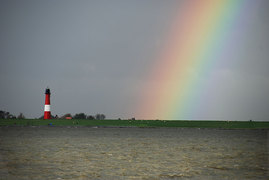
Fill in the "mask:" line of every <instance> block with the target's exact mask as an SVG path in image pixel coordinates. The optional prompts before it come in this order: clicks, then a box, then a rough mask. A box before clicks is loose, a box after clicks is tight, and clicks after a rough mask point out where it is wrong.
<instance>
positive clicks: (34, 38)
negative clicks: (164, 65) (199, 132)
mask: <svg viewBox="0 0 269 180" xmlns="http://www.w3.org/2000/svg"><path fill="white" fill-rule="evenodd" d="M268 2H269V1H267V0H264V1H259V5H258V7H257V8H256V11H255V12H252V14H253V15H252V16H253V18H252V19H251V20H250V22H247V23H245V24H244V25H245V26H244V27H243V28H246V29H248V28H249V29H250V30H249V31H248V36H242V37H241V38H243V40H242V42H244V45H243V46H242V47H240V48H238V49H235V50H234V54H235V56H234V57H237V60H236V62H235V63H233V64H225V63H222V64H221V65H220V67H219V71H214V72H215V73H217V74H216V75H215V76H212V79H214V78H217V80H216V82H218V83H219V84H218V85H216V87H218V88H219V89H216V90H215V91H212V92H211V93H212V96H213V97H214V98H212V100H211V106H208V107H207V108H209V107H210V109H200V110H199V111H201V112H200V114H197V116H196V117H191V118H195V119H205V118H208V119H214V118H219V119H231V120H249V119H254V120H268V119H269V95H268V94H269V70H268V68H269V58H268V57H269V23H268V22H269V21H268V17H269V3H268ZM178 6H180V3H179V1H177V0H165V1H164V0H147V1H140V0H130V1H126V0H107V1H99V0H98V1H86V0H85V1H83V0H76V1H75V0H74V1H70V0H58V1H54V0H0V25H1V28H0V62H1V64H0V81H1V84H0V86H1V88H0V89H1V90H0V109H1V110H5V111H9V112H11V113H12V114H15V115H18V114H19V113H20V112H23V113H24V114H25V116H26V117H28V118H35V117H40V116H41V115H43V109H44V99H45V96H44V92H45V88H46V87H47V86H49V87H50V88H51V93H52V94H51V105H52V108H51V110H52V114H53V115H55V114H58V115H59V116H60V115H63V114H65V113H72V114H75V113H80V112H84V113H86V114H88V115H89V114H92V115H94V114H96V113H104V114H105V115H106V116H107V118H131V117H136V114H135V112H136V111H137V110H136V109H137V107H139V103H141V102H140V101H139V98H140V97H139V94H140V91H141V88H142V87H143V85H144V84H145V83H146V82H145V81H146V77H147V76H148V71H149V70H150V69H151V66H152V64H154V61H156V59H155V56H156V54H157V53H158V52H159V51H160V50H161V49H160V48H161V44H162V42H163V41H164V39H165V33H166V32H167V31H168V29H169V27H171V23H172V21H171V19H173V17H174V16H175V15H176V14H177V10H178ZM251 27H255V28H251ZM237 53H238V54H237ZM224 58H225V57H223V59H224ZM223 67H225V68H223ZM214 72H212V73H214ZM228 99H234V102H231V101H229V102H228ZM238 100H240V101H238ZM205 101H206V100H205ZM188 118H189V117H186V119H188Z"/></svg>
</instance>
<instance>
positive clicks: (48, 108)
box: [44, 88, 51, 119]
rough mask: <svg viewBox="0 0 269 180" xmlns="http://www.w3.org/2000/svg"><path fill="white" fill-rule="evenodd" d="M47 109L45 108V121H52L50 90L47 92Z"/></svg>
mask: <svg viewBox="0 0 269 180" xmlns="http://www.w3.org/2000/svg"><path fill="white" fill-rule="evenodd" d="M45 95H46V97H45V108H44V119H50V118H51V114H50V89H49V88H47V89H46V92H45Z"/></svg>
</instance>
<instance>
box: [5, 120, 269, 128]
mask: <svg viewBox="0 0 269 180" xmlns="http://www.w3.org/2000/svg"><path fill="white" fill-rule="evenodd" d="M0 126H89V127H186V128H222V129H269V121H267V122H253V121H252V122H251V121H193V120H178V121H168V120H84V119H72V120H63V119H51V120H40V119H0Z"/></svg>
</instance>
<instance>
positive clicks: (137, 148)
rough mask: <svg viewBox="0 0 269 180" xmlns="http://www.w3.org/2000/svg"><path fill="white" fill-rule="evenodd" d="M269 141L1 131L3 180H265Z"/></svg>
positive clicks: (260, 134) (249, 135)
mask: <svg viewBox="0 0 269 180" xmlns="http://www.w3.org/2000/svg"><path fill="white" fill-rule="evenodd" d="M0 128H1V127H0ZM266 141H267V131H266V130H225V131H224V130H205V129H200V130H198V129H177V128H174V129H173V128H156V129H153V128H151V129H147V128H141V129H140V128H130V129H128V128H119V129H117V128H63V127H53V128H51V127H50V128H48V127H41V128H40V127H39V128H36V127H34V128H33V127H32V128H31V127H24V128H21V127H20V128H17V127H9V128H6V129H5V128H1V129H0V177H2V178H4V179H197V178H198V177H199V178H201V179H246V178H248V179H267V178H268V174H267V171H268V169H267V167H268V151H267V150H268V149H267V147H266Z"/></svg>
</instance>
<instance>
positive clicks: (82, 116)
mask: <svg viewBox="0 0 269 180" xmlns="http://www.w3.org/2000/svg"><path fill="white" fill-rule="evenodd" d="M51 118H52V119H89V120H95V119H96V120H104V119H106V116H105V115H104V114H96V115H87V114H85V113H77V114H75V115H72V114H70V113H67V114H64V115H63V116H61V117H58V115H55V116H54V115H51ZM0 119H25V116H24V115H23V113H20V114H19V115H18V116H15V115H13V114H11V113H10V112H8V111H3V110H0ZM38 119H44V116H43V115H42V116H41V117H39V118H38Z"/></svg>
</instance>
